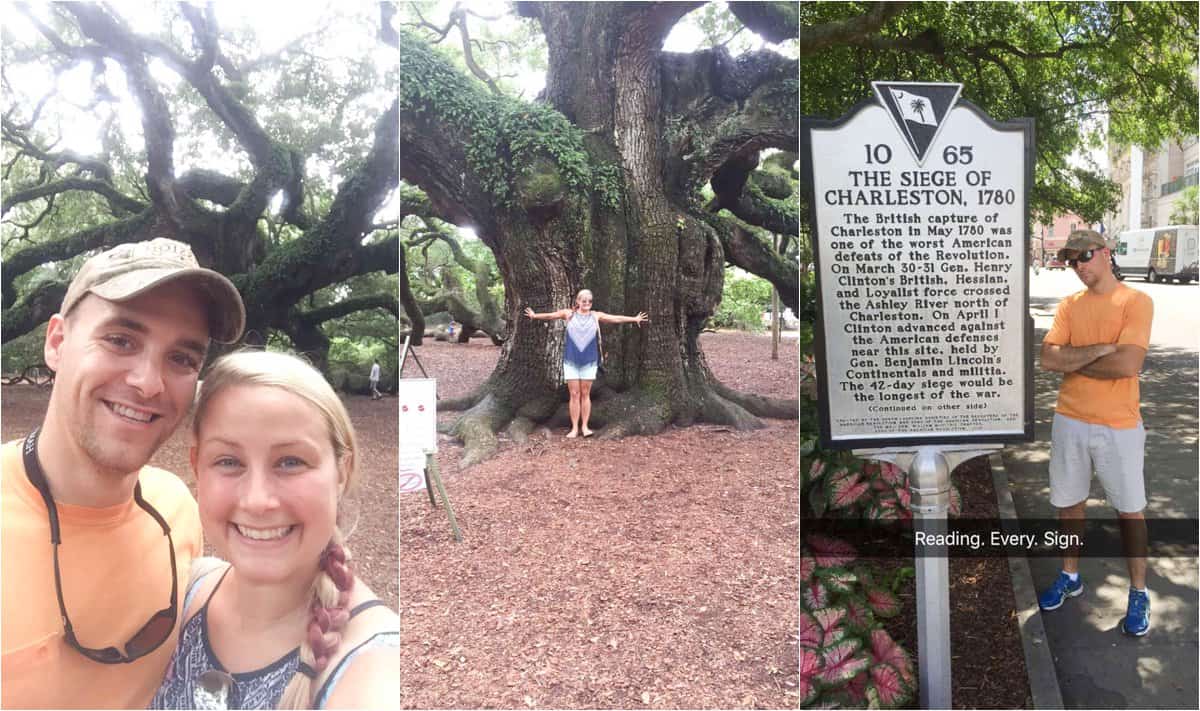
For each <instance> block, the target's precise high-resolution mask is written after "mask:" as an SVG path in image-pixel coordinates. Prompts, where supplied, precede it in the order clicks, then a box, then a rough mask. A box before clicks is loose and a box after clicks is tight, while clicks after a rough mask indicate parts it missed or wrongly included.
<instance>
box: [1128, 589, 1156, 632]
mask: <svg viewBox="0 0 1200 711" xmlns="http://www.w3.org/2000/svg"><path fill="white" fill-rule="evenodd" d="M1121 631H1122V632H1124V633H1125V634H1131V635H1133V636H1135V637H1141V636H1142V635H1144V634H1146V633H1147V632H1149V631H1150V596H1149V595H1147V594H1146V593H1144V592H1139V591H1137V590H1134V589H1133V588H1129V607H1127V608H1126V609H1125V619H1123V620H1121Z"/></svg>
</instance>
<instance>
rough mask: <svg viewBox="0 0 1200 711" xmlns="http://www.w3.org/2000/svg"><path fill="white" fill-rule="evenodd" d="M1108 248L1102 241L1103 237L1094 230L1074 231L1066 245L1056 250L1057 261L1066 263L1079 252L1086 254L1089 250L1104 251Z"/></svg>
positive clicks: (1106, 243)
mask: <svg viewBox="0 0 1200 711" xmlns="http://www.w3.org/2000/svg"><path fill="white" fill-rule="evenodd" d="M1107 246H1108V242H1106V241H1105V240H1104V235H1102V234H1100V233H1099V232H1097V231H1095V230H1075V231H1074V232H1072V233H1071V234H1070V236H1069V237H1067V244H1066V245H1065V246H1064V247H1063V248H1062V249H1060V250H1058V259H1059V261H1066V260H1067V259H1068V258H1072V259H1073V258H1074V257H1075V256H1076V255H1078V254H1079V253H1080V252H1086V251H1088V250H1089V249H1104V248H1105V247H1107Z"/></svg>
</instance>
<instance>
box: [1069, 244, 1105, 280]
mask: <svg viewBox="0 0 1200 711" xmlns="http://www.w3.org/2000/svg"><path fill="white" fill-rule="evenodd" d="M1088 251H1090V252H1091V254H1092V258H1091V259H1090V260H1089V261H1086V262H1084V261H1080V260H1081V259H1082V258H1084V257H1087V253H1088ZM1108 259H1109V256H1108V249H1106V248H1098V247H1097V248H1093V249H1091V250H1085V251H1083V252H1078V253H1076V255H1075V258H1074V260H1073V261H1071V260H1068V263H1069V264H1073V265H1074V267H1073V268H1074V269H1075V275H1076V276H1078V277H1079V281H1081V282H1083V285H1084V286H1086V287H1088V288H1091V287H1092V286H1094V285H1095V284H1097V283H1098V282H1099V281H1100V280H1101V279H1102V278H1104V274H1105V273H1109V274H1111V273H1112V267H1111V266H1109V263H1108Z"/></svg>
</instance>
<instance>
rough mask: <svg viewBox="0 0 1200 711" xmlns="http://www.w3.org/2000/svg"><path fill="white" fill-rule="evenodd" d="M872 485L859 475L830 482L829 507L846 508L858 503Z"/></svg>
mask: <svg viewBox="0 0 1200 711" xmlns="http://www.w3.org/2000/svg"><path fill="white" fill-rule="evenodd" d="M869 488H870V485H869V484H868V483H867V482H865V481H862V480H861V479H859V478H858V475H857V474H855V475H854V476H848V477H844V478H842V479H836V480H834V481H831V482H830V483H829V487H828V494H829V508H831V509H845V508H849V507H851V506H853V505H854V504H856V503H857V502H858V501H859V499H862V498H863V495H864V494H866V493H867V490H868V489H869Z"/></svg>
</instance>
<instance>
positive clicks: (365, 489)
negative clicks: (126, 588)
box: [0, 385, 400, 610]
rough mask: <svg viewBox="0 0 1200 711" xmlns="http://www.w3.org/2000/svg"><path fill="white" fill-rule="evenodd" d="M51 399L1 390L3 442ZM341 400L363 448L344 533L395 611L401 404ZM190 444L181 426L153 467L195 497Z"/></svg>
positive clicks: (364, 573)
mask: <svg viewBox="0 0 1200 711" xmlns="http://www.w3.org/2000/svg"><path fill="white" fill-rule="evenodd" d="M49 399H50V389H49V388H39V387H34V386H32V385H6V386H4V387H3V388H2V389H0V401H2V415H0V436H2V438H3V441H5V442H8V441H10V440H13V439H17V438H19V437H24V436H25V435H26V434H28V433H29V431H30V429H32V428H33V427H35V426H37V425H38V424H40V423H41V421H42V417H43V416H44V415H45V414H46V403H47V402H48V401H49ZM342 401H343V402H345V403H346V408H347V410H349V412H350V419H351V421H352V422H353V423H354V429H355V431H356V433H357V435H358V444H359V449H360V456H359V462H360V464H359V472H358V484H357V486H356V488H355V490H354V492H353V493H351V494H350V496H349V497H347V499H346V501H345V502H344V503H343V510H342V519H343V520H342V522H341V526H342V531H343V532H345V533H347V534H348V535H349V538H348V540H347V547H348V548H349V549H350V551H351V554H352V556H353V560H354V564H353V565H354V572H355V573H356V574H358V576H359V577H360V578H361V579H362V580H364V581H366V583H367V585H369V586H370V587H371V589H372V590H373V591H374V592H375V594H376V595H378V596H379V598H380V599H382V600H384V601H385V602H387V604H388V607H390V608H392V609H393V610H394V609H396V604H397V600H398V593H399V586H398V585H397V580H398V578H399V569H398V567H397V558H396V547H397V543H396V541H397V525H398V522H397V519H396V504H395V501H396V497H397V496H398V495H399V494H398V491H399V486H398V483H397V479H396V472H397V471H398V469H399V466H400V461H399V457H398V455H397V451H396V446H397V445H396V443H397V442H398V441H399V431H398V429H397V420H398V418H397V412H396V407H397V406H396V399H395V398H390V397H389V398H384V399H383V400H380V401H374V402H373V401H372V400H371V399H370V398H369V397H362V396H357V395H348V396H347V395H344V396H343V397H342ZM190 445H191V433H190V431H189V430H187V428H186V426H185V427H180V429H179V430H178V431H177V432H176V433H175V434H174V435H173V436H172V437H171V439H169V440H167V442H166V444H164V445H163V446H162V448H160V449H159V450H158V452H157V453H156V454H155V455H154V458H153V459H152V460H151V461H150V463H151V464H152V465H154V466H156V467H161V468H162V469H166V470H167V471H171V472H174V473H176V474H178V475H179V478H180V479H183V481H184V482H186V483H187V485H188V488H190V489H191V490H192V495H193V496H195V494H196V479H195V477H194V476H193V475H192V467H191V464H190V462H189V461H188V448H189V447H190ZM209 552H210V553H211V550H210V551H209Z"/></svg>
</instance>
